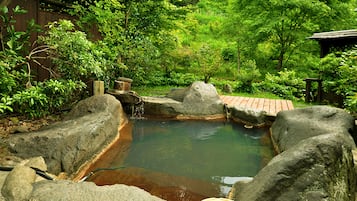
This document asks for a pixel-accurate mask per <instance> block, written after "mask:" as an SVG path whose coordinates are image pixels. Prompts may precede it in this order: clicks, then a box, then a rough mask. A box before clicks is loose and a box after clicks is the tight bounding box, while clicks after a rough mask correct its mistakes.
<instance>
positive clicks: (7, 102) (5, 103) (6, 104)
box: [0, 96, 13, 114]
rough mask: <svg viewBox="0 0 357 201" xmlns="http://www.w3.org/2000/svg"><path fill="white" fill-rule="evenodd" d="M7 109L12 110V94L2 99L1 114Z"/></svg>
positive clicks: (0, 101)
mask: <svg viewBox="0 0 357 201" xmlns="http://www.w3.org/2000/svg"><path fill="white" fill-rule="evenodd" d="M6 111H10V112H12V111H13V109H12V98H11V97H10V96H3V97H1V99H0V114H1V113H5V112H6Z"/></svg>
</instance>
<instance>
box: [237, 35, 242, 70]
mask: <svg viewBox="0 0 357 201" xmlns="http://www.w3.org/2000/svg"><path fill="white" fill-rule="evenodd" d="M240 69H241V58H240V44H239V40H237V70H238V73H240Z"/></svg>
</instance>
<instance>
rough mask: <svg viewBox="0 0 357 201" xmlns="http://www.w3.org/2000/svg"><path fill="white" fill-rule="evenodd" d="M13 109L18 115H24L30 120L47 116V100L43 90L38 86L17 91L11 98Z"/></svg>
mask: <svg viewBox="0 0 357 201" xmlns="http://www.w3.org/2000/svg"><path fill="white" fill-rule="evenodd" d="M13 100H14V103H13V105H14V106H13V107H14V109H15V111H17V112H19V113H20V114H26V115H27V116H28V117H30V118H38V117H42V116H45V115H47V114H48V109H47V104H48V99H47V97H46V95H45V94H44V93H43V89H42V88H41V87H38V86H33V87H30V88H28V89H26V90H23V91H19V92H18V93H16V94H15V95H14V96H13Z"/></svg>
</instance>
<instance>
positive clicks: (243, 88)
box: [235, 61, 261, 93]
mask: <svg viewBox="0 0 357 201" xmlns="http://www.w3.org/2000/svg"><path fill="white" fill-rule="evenodd" d="M260 76H261V74H260V71H259V69H257V67H256V64H255V61H247V62H245V63H244V64H243V67H242V69H241V70H240V72H239V73H238V77H237V78H238V80H239V82H241V83H242V84H241V85H240V86H239V88H237V89H235V90H236V91H239V92H248V93H253V92H254V91H255V87H254V84H255V83H257V82H259V81H260Z"/></svg>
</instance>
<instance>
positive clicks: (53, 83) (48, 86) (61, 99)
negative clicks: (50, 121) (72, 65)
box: [41, 79, 86, 113]
mask: <svg viewBox="0 0 357 201" xmlns="http://www.w3.org/2000/svg"><path fill="white" fill-rule="evenodd" d="M41 87H42V88H43V93H44V94H45V95H46V97H47V102H48V105H47V108H48V110H49V112H51V113H54V112H58V111H61V110H62V109H67V108H70V107H71V106H72V105H73V104H74V103H76V101H78V100H80V98H81V97H80V94H81V93H80V92H81V91H82V90H83V89H84V88H85V87H86V86H85V84H84V83H83V82H80V81H76V82H75V81H72V80H53V79H50V80H47V81H45V82H44V83H41Z"/></svg>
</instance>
